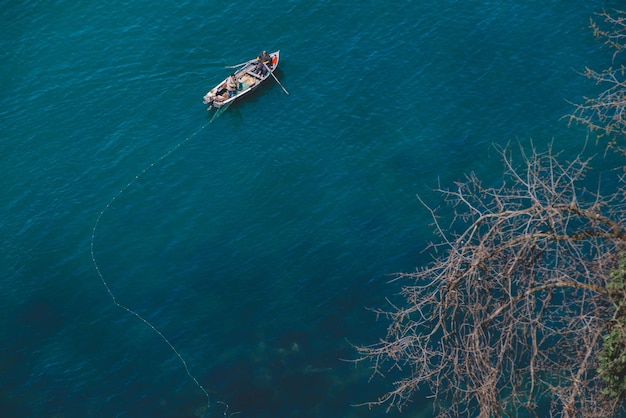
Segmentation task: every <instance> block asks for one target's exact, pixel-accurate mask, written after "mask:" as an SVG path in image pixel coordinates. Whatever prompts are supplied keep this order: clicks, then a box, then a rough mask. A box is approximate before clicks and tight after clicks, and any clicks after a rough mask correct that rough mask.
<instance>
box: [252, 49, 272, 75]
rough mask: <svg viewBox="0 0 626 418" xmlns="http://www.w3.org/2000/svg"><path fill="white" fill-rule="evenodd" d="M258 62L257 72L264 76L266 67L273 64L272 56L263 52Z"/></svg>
mask: <svg viewBox="0 0 626 418" xmlns="http://www.w3.org/2000/svg"><path fill="white" fill-rule="evenodd" d="M257 61H258V64H257V65H256V69H255V71H256V72H257V73H258V74H263V73H264V72H265V67H266V66H269V64H270V63H271V62H272V57H271V56H270V54H268V53H267V51H263V52H262V53H261V54H260V55H259V57H258V58H257Z"/></svg>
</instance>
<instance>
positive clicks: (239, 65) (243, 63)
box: [225, 60, 255, 68]
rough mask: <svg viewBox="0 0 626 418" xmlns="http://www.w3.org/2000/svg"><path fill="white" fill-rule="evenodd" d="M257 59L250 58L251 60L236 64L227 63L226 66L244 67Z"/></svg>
mask: <svg viewBox="0 0 626 418" xmlns="http://www.w3.org/2000/svg"><path fill="white" fill-rule="evenodd" d="M253 61H255V60H250V61H246V62H242V63H241V64H236V65H227V66H226V67H225V68H238V67H243V66H244V65H248V64H250V63H251V62H253Z"/></svg>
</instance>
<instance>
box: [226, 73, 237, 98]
mask: <svg viewBox="0 0 626 418" xmlns="http://www.w3.org/2000/svg"><path fill="white" fill-rule="evenodd" d="M237 88H239V82H238V81H237V79H236V78H235V74H234V73H233V74H231V75H230V77H228V80H226V90H227V91H228V98H229V99H230V98H231V97H233V96H236V95H237Z"/></svg>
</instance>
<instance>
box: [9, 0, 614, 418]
mask: <svg viewBox="0 0 626 418" xmlns="http://www.w3.org/2000/svg"><path fill="white" fill-rule="evenodd" d="M615 6H618V3H617V2H609V1H601V0H597V1H578V0H577V1H571V0H569V1H565V0H562V1H548V2H546V1H541V2H540V1H527V2H522V3H520V2H514V1H506V0H503V1H462V2H461V1H452V0H447V1H438V2H411V1H405V2H401V3H398V4H391V3H390V2H386V1H369V2H355V1H342V2H336V1H332V2H331V1H320V2H305V1H302V0H291V1H274V0H268V1H264V2H243V1H238V0H235V1H230V2H221V1H215V2H192V1H181V2H171V4H160V3H154V2H147V1H140V0H138V1H134V2H131V3H127V2H118V1H112V2H104V3H103V2H90V1H85V2H67V1H54V2H41V1H34V2H27V3H24V2H11V1H8V2H3V4H2V5H0V14H1V17H2V21H3V29H2V31H0V58H1V60H0V78H1V79H2V83H1V87H0V89H1V92H2V94H1V95H0V128H1V131H2V141H0V161H1V163H2V174H3V175H2V176H1V177H0V190H1V193H2V202H3V204H2V205H0V230H1V231H2V236H3V240H2V244H1V245H2V247H1V248H0V254H1V255H0V271H2V272H3V273H4V274H2V277H1V278H0V289H1V290H2V292H0V324H1V326H0V409H1V410H2V411H3V414H4V416H15V417H42V416H50V417H52V416H54V417H88V416H94V417H101V416H102V417H143V416H150V417H157V416H163V417H192V416H203V414H204V415H209V416H222V412H223V410H224V409H223V407H222V406H221V404H218V403H217V401H221V402H224V403H227V404H228V405H229V407H230V409H229V412H234V411H240V413H241V414H240V415H236V416H241V417H366V416H367V417H371V416H396V414H395V412H392V413H390V414H389V415H385V410H384V408H381V409H374V410H372V411H370V410H368V409H367V408H358V407H354V406H352V405H354V404H358V403H361V402H364V401H368V400H372V399H375V398H376V396H377V395H379V394H381V393H382V392H383V391H384V390H386V389H388V388H389V387H390V382H388V381H385V380H383V379H380V378H376V379H374V380H372V382H368V377H369V374H370V371H369V370H368V368H367V367H366V365H357V366H355V365H354V364H352V363H349V362H345V361H342V359H353V358H355V356H356V353H355V351H354V350H353V348H352V346H351V344H352V343H355V344H366V343H374V342H376V341H377V339H378V338H379V337H382V336H383V335H384V326H385V323H384V322H383V321H380V322H376V321H375V317H374V315H373V314H372V313H371V312H368V311H367V310H366V309H365V308H366V307H381V306H384V305H385V303H386V302H385V297H386V296H392V295H393V294H394V293H396V292H397V290H398V284H389V283H388V280H389V279H390V277H392V276H391V274H393V273H395V272H400V271H411V270H413V269H415V268H416V267H418V266H419V265H422V264H423V263H425V262H426V261H427V260H428V256H427V255H426V254H423V253H422V252H421V250H422V249H423V248H424V247H425V245H426V244H427V243H428V242H429V241H430V240H432V239H433V238H434V236H433V234H432V230H431V227H430V226H429V223H430V220H429V214H428V212H427V211H426V210H425V209H424V208H423V207H422V206H421V205H420V204H419V201H418V200H417V198H416V195H417V194H419V195H420V196H422V197H423V198H424V199H425V200H426V201H429V202H433V203H434V204H437V203H438V200H437V197H436V195H434V194H433V193H432V191H431V188H432V187H434V186H436V185H437V184H438V182H440V183H441V184H442V185H448V184H451V183H452V182H453V181H454V180H457V179H460V178H462V176H463V174H464V173H469V172H470V171H476V172H477V173H479V174H480V175H481V176H483V177H484V178H485V179H486V181H488V182H489V181H493V182H496V181H498V179H499V178H500V176H501V175H500V173H501V172H502V171H501V168H500V167H501V164H500V161H499V159H498V158H497V155H496V153H494V151H493V147H492V145H493V144H498V145H504V144H506V143H508V142H513V143H515V144H517V143H519V144H521V145H522V146H524V147H527V146H528V145H529V144H530V143H531V140H532V142H533V143H534V144H535V145H536V146H537V147H538V148H540V149H545V147H546V146H547V144H549V143H552V144H553V146H554V148H555V149H559V150H563V152H564V155H566V156H567V155H570V156H571V155H575V154H576V153H578V152H579V151H580V150H582V149H583V146H584V142H585V132H584V130H583V129H581V128H580V127H569V128H568V127H567V124H566V121H565V120H562V119H561V117H562V116H563V115H565V114H566V113H567V112H569V111H570V110H571V105H570V104H569V103H568V101H577V100H580V99H581V97H582V96H583V95H591V94H593V93H594V92H595V91H597V90H596V89H597V87H596V86H594V85H592V84H591V83H590V82H589V81H588V80H585V79H584V78H582V77H581V76H580V75H579V74H577V71H580V70H582V69H583V68H584V67H585V66H592V67H594V66H595V67H596V68H603V67H606V66H607V65H609V63H610V53H607V51H606V50H604V49H603V48H602V47H601V46H600V45H598V43H597V42H595V41H594V40H593V37H592V34H591V31H590V30H589V29H588V28H587V26H588V23H589V18H590V17H591V16H592V15H593V13H594V12H598V11H600V10H601V9H602V7H615ZM262 49H267V50H275V49H280V50H281V54H282V55H281V65H280V69H279V71H278V72H277V76H278V77H279V78H280V80H281V83H282V84H283V85H284V87H285V88H286V89H287V90H288V92H289V93H290V94H289V95H287V94H285V93H284V92H283V91H282V90H281V88H280V87H279V86H278V85H277V84H275V83H272V84H268V85H267V86H265V87H264V88H263V89H261V90H260V91H258V92H257V93H256V94H255V96H254V97H251V98H249V99H246V100H244V101H242V102H241V103H238V104H236V105H233V106H232V107H230V108H229V109H228V110H227V111H226V112H224V113H223V114H222V115H221V116H219V117H218V118H216V119H215V120H214V121H213V122H212V123H208V122H209V120H210V118H211V115H210V114H208V113H207V112H206V111H205V109H204V106H203V105H202V103H201V102H202V96H203V95H204V93H206V91H207V90H208V89H209V88H210V87H212V86H213V85H215V84H216V83H217V82H218V81H219V80H221V79H223V78H224V77H225V76H226V75H227V74H228V71H229V70H227V69H225V68H224V66H226V65H232V64H237V63H239V62H243V61H245V60H247V59H249V58H252V57H254V56H256V55H257V54H258V53H259V52H260V51H261V50H262ZM516 146H517V145H516ZM590 152H592V153H593V152H594V151H593V150H591V151H590ZM600 154H602V153H601V152H600ZM599 158H601V157H599ZM600 165H602V163H600ZM120 192H121V193H120ZM115 196H117V197H116V198H115V199H113V200H111V199H112V198H114V197H115ZM107 205H108V206H107ZM100 213H102V217H101V218H100V221H99V223H98V224H97V228H96V230H95V237H94V241H93V244H94V247H93V248H94V256H95V258H96V260H97V264H98V266H99V268H100V271H101V273H102V277H103V279H104V280H105V282H106V283H107V284H108V285H109V286H110V289H111V291H112V292H113V293H114V295H115V296H116V298H117V300H118V302H119V303H121V304H123V305H125V306H128V307H130V308H131V309H133V310H134V311H136V312H137V313H139V314H140V315H142V316H143V317H145V318H146V319H147V320H148V321H150V322H151V323H152V324H153V325H154V326H155V327H156V328H158V329H159V330H160V331H161V332H162V333H163V335H164V336H166V337H167V338H168V340H169V341H170V342H171V343H172V344H173V346H174V347H176V349H177V350H178V351H179V353H180V354H181V355H182V357H183V358H184V360H185V361H186V362H187V365H188V367H189V370H190V372H191V374H192V375H193V376H194V377H196V378H197V379H198V382H199V383H200V384H201V385H202V387H204V388H206V389H207V391H208V392H209V395H210V400H211V405H212V409H211V410H210V411H208V413H207V414H205V412H206V411H205V409H206V405H207V399H206V397H205V395H204V394H203V393H202V391H201V390H200V388H199V387H198V386H197V385H196V384H195V383H194V381H193V380H192V379H191V378H190V377H189V376H188V375H187V374H186V372H185V369H184V367H183V364H182V363H181V361H180V360H179V358H178V357H177V356H176V355H175V353H173V351H172V350H171V349H170V348H169V347H168V345H167V344H166V343H165V342H164V341H163V340H162V339H161V338H160V337H159V336H158V335H157V334H156V333H155V332H154V331H153V330H152V329H151V328H150V327H148V326H146V324H144V323H143V322H141V321H139V320H138V319H137V318H136V317H134V316H132V315H130V314H128V313H127V312H125V311H124V310H122V309H119V308H118V307H116V306H115V304H114V303H113V301H112V299H111V297H110V296H109V294H108V293H107V291H106V289H105V286H104V285H103V283H102V280H101V279H100V277H99V275H98V273H97V271H96V269H95V266H94V263H93V261H92V254H91V251H90V250H91V247H90V245H91V238H92V233H93V232H94V226H95V222H96V219H98V216H99V214H100ZM421 414H425V416H428V415H429V403H428V401H427V399H426V398H425V397H424V396H422V395H418V396H416V399H415V402H414V403H413V404H412V405H411V406H410V408H409V409H408V410H405V413H404V414H403V416H412V417H416V416H422V415H421Z"/></svg>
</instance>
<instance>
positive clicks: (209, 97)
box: [204, 89, 217, 105]
mask: <svg viewBox="0 0 626 418" xmlns="http://www.w3.org/2000/svg"><path fill="white" fill-rule="evenodd" d="M216 97H217V95H216V94H215V89H213V90H211V91H210V92H208V93H207V94H206V95H205V96H204V104H205V105H212V104H213V102H214V101H215V98H216Z"/></svg>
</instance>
